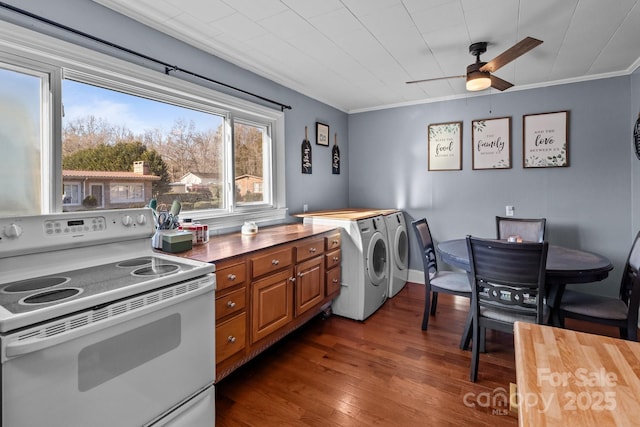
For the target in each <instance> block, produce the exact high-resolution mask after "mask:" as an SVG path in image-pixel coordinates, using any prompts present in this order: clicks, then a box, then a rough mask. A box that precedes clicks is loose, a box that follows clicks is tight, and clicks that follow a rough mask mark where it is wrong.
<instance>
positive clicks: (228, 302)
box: [227, 301, 236, 308]
mask: <svg viewBox="0 0 640 427" xmlns="http://www.w3.org/2000/svg"><path fill="white" fill-rule="evenodd" d="M235 306H236V303H235V302H233V301H227V307H229V308H233V307H235Z"/></svg>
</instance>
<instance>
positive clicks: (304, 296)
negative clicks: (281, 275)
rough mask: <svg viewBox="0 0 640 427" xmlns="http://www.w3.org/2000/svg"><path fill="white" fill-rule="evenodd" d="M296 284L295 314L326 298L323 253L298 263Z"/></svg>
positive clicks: (299, 313) (298, 314)
mask: <svg viewBox="0 0 640 427" xmlns="http://www.w3.org/2000/svg"><path fill="white" fill-rule="evenodd" d="M295 284H296V285H295V290H296V292H295V293H296V308H295V315H296V316H300V315H301V314H302V313H304V312H305V311H307V310H310V309H312V308H313V307H315V306H316V305H317V304H319V303H320V302H322V299H323V298H324V295H325V293H324V287H325V286H324V259H323V256H322V255H320V256H317V257H315V258H311V259H308V260H306V261H303V262H302V263H299V264H298V265H296V277H295Z"/></svg>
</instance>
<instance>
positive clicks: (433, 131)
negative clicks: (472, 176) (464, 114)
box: [427, 122, 462, 171]
mask: <svg viewBox="0 0 640 427" xmlns="http://www.w3.org/2000/svg"><path fill="white" fill-rule="evenodd" d="M461 146H462V122H450V123H435V124H430V125H429V126H428V127H427V151H428V154H429V159H428V170H429V171H451V170H461V169H462V150H461Z"/></svg>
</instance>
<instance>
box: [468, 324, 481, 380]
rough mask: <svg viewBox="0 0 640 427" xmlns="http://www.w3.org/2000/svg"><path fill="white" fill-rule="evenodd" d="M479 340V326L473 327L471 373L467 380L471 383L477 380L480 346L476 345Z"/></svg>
mask: <svg viewBox="0 0 640 427" xmlns="http://www.w3.org/2000/svg"><path fill="white" fill-rule="evenodd" d="M479 340H480V326H478V325H475V324H474V325H473V346H472V347H471V373H470V374H469V379H470V380H471V381H472V382H474V383H475V382H476V381H477V380H478V363H479V362H480V346H479V345H477V344H478V341H479Z"/></svg>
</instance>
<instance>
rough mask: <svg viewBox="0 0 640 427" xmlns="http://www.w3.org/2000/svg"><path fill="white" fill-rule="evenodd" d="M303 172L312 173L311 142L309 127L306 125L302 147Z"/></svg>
mask: <svg viewBox="0 0 640 427" xmlns="http://www.w3.org/2000/svg"><path fill="white" fill-rule="evenodd" d="M301 156H302V157H301V161H302V173H311V143H310V142H309V138H308V133H307V127H306V126H305V127H304V139H303V140H302V147H301Z"/></svg>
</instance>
